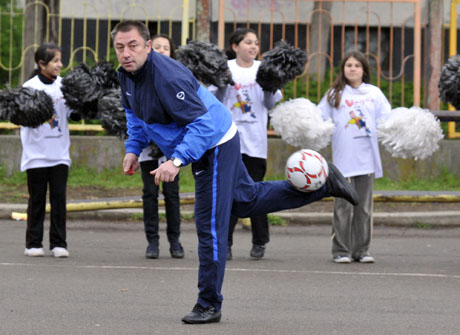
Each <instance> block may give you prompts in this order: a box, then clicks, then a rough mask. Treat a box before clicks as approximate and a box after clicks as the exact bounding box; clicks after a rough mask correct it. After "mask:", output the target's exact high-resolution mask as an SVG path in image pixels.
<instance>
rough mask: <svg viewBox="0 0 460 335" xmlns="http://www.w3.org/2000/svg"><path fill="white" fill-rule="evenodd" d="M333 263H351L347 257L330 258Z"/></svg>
mask: <svg viewBox="0 0 460 335" xmlns="http://www.w3.org/2000/svg"><path fill="white" fill-rule="evenodd" d="M332 261H333V262H334V263H351V258H350V257H348V256H341V255H337V256H334V257H333V258H332Z"/></svg>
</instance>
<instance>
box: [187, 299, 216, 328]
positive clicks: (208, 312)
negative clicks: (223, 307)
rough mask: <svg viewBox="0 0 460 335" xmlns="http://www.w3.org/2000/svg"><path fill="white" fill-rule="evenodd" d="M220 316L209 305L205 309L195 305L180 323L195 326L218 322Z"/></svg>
mask: <svg viewBox="0 0 460 335" xmlns="http://www.w3.org/2000/svg"><path fill="white" fill-rule="evenodd" d="M221 317H222V314H221V313H220V311H218V312H216V308H215V307H214V306H213V305H210V306H208V307H206V308H204V307H202V306H201V305H200V304H196V305H195V307H193V309H192V311H191V312H190V313H188V314H187V315H186V316H184V317H183V318H182V322H185V323H191V324H197V323H212V322H219V321H220V318H221Z"/></svg>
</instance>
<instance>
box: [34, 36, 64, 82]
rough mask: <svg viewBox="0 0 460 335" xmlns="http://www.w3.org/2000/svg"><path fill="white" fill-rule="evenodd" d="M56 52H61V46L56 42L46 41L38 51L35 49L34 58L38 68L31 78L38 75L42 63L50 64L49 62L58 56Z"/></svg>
mask: <svg viewBox="0 0 460 335" xmlns="http://www.w3.org/2000/svg"><path fill="white" fill-rule="evenodd" d="M56 52H61V48H60V47H58V46H57V45H56V44H54V43H44V44H42V45H41V46H40V47H39V48H38V49H37V51H35V55H34V59H35V64H36V68H35V69H34V71H33V72H32V74H31V75H30V78H32V77H34V76H36V75H37V74H38V73H39V72H40V64H43V65H48V63H49V62H51V60H52V59H53V58H54V56H56Z"/></svg>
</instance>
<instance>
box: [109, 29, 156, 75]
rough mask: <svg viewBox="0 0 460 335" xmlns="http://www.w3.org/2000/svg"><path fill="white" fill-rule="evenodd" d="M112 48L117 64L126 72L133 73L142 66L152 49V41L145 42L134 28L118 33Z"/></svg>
mask: <svg viewBox="0 0 460 335" xmlns="http://www.w3.org/2000/svg"><path fill="white" fill-rule="evenodd" d="M113 46H114V48H115V52H116V54H117V58H118V62H119V63H120V65H121V66H122V67H123V68H124V69H125V70H126V71H128V72H135V71H137V70H139V69H140V68H141V67H142V65H144V63H145V61H146V60H147V56H148V54H149V52H150V50H151V48H152V41H150V40H149V41H145V40H144V39H143V38H142V36H141V35H140V34H139V32H138V31H137V29H136V28H133V29H131V30H130V31H127V32H121V31H119V32H118V33H117V34H116V35H115V38H114V41H113Z"/></svg>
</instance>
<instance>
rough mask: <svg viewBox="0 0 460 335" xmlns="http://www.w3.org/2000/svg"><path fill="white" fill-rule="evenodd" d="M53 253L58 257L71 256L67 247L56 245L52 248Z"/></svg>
mask: <svg viewBox="0 0 460 335" xmlns="http://www.w3.org/2000/svg"><path fill="white" fill-rule="evenodd" d="M51 254H52V255H53V256H54V257H56V258H66V257H69V252H68V251H67V249H66V248H61V247H54V248H53V249H51Z"/></svg>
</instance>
